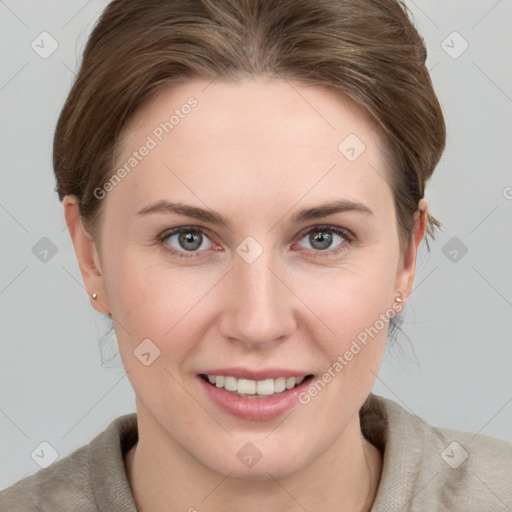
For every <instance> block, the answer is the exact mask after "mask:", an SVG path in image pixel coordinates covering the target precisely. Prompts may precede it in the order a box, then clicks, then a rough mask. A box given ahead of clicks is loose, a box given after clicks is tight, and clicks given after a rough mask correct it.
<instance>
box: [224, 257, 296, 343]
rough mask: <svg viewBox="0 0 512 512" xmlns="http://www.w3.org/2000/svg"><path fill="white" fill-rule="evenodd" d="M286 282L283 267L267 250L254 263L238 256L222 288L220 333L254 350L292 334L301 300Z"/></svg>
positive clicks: (280, 340)
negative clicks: (223, 295)
mask: <svg viewBox="0 0 512 512" xmlns="http://www.w3.org/2000/svg"><path fill="white" fill-rule="evenodd" d="M288 280H289V278H288ZM287 284H288V283H287V277H286V275H285V272H284V270H283V268H282V266H281V267H279V266H278V265H276V262H275V260H274V259H273V258H271V257H269V256H267V254H266V253H265V252H263V254H262V255H260V256H259V257H258V259H257V260H256V261H253V262H252V263H247V262H246V261H244V260H243V259H242V258H239V257H237V258H236V259H235V262H234V268H233V270H232V271H231V272H230V273H229V278H228V279H227V280H226V283H225V286H224V289H223V293H224V294H225V297H224V299H225V300H223V304H224V305H225V307H223V309H222V313H221V319H220V330H221V335H222V336H224V337H225V338H226V339H229V340H231V341H233V342H238V343H242V344H245V345H246V346H247V347H248V348H250V349H252V350H264V349H268V348H271V347H273V346H274V345H275V344H276V343H279V342H282V341H284V340H285V339H286V338H288V337H290V335H291V334H292V333H293V332H294V330H295V328H296V318H295V313H296V307H297V303H298V300H297V298H296V297H295V296H294V294H293V292H292V291H291V290H290V288H289V287H288V286H287Z"/></svg>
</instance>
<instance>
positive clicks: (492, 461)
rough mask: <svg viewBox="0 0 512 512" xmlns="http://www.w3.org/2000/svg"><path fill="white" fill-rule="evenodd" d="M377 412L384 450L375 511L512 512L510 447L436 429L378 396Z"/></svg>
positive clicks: (375, 401)
mask: <svg viewBox="0 0 512 512" xmlns="http://www.w3.org/2000/svg"><path fill="white" fill-rule="evenodd" d="M372 414H373V417H374V419H375V421H376V424H378V422H379V421H380V425H381V427H380V435H381V441H382V445H381V449H382V450H383V471H382V476H381V482H380V486H379V490H378V493H377V498H376V500H375V504H374V508H372V512H377V511H381V510H398V509H400V507H404V510H411V511H419V510H429V509H433V510H450V511H461V512H462V511H464V512H471V511H473V510H497V511H498V510H510V509H512V476H511V475H512V445H511V444H509V443H507V442H505V441H501V440H499V439H494V438H491V437H487V436H484V435H480V434H473V433H470V432H462V431H459V430H452V429H448V428H439V427H434V426H433V425H430V424H429V423H427V422H426V421H425V420H423V419H422V418H420V417H419V416H417V415H415V414H414V413H413V412H412V411H410V410H407V409H406V408H405V407H402V406H400V405H398V404H396V403H395V402H393V401H391V400H387V399H384V398H382V397H377V396H375V395H372V397H371V402H370V404H369V415H370V416H371V415H372ZM370 430H371V428H370ZM376 430H377V431H379V428H377V429H376ZM391 503H392V504H393V506H392V507H391V508H390V504H391Z"/></svg>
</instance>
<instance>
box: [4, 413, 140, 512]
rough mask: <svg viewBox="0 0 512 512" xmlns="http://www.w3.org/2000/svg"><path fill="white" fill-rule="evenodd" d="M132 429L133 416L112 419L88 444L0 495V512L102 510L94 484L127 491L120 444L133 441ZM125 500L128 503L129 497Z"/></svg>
mask: <svg viewBox="0 0 512 512" xmlns="http://www.w3.org/2000/svg"><path fill="white" fill-rule="evenodd" d="M134 429H135V433H136V415H135V414H134V413H132V414H127V415H124V416H120V417H118V418H116V419H115V420H114V421H112V422H111V423H110V425H109V426H108V427H107V428H106V429H105V430H104V431H103V432H101V433H100V434H98V435H97V436H96V437H95V438H94V439H93V440H92V441H91V442H90V443H89V444H87V445H85V446H82V447H81V448H79V449H77V450H75V451H74V452H73V453H71V454H70V455H68V456H67V457H65V458H63V459H61V460H58V461H56V462H54V463H53V464H51V465H50V466H48V467H47V468H44V469H41V470H39V471H38V472H36V473H34V474H33V475H29V476H27V477H26V478H23V479H22V480H20V481H18V482H16V483H14V484H13V485H11V486H10V487H7V488H6V489H4V490H3V491H2V492H0V510H2V511H4V510H5V511H6V512H7V511H9V512H42V511H44V512H61V511H62V512H64V511H66V512H67V511H70V510H77V511H81V512H93V511H94V512H96V511H97V510H103V509H102V507H101V506H100V503H99V502H101V500H104V499H105V496H103V495H102V494H104V493H105V491H101V490H100V488H99V486H98V483H100V482H102V483H104V484H107V483H108V481H109V480H110V483H111V484H112V485H113V486H114V487H116V486H121V488H123V489H124V491H125V494H126V493H127V491H128V489H129V486H128V484H127V481H126V473H125V472H124V460H123V455H122V454H123V451H124V449H125V447H123V444H127V443H130V442H133V432H134ZM130 433H132V438H130V435H129V434H130ZM107 492H108V491H107ZM126 498H127V499H128V500H130V498H131V494H130V495H129V496H127V497H126ZM126 510H129V508H127V509H126Z"/></svg>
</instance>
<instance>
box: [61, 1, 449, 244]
mask: <svg viewBox="0 0 512 512" xmlns="http://www.w3.org/2000/svg"><path fill="white" fill-rule="evenodd" d="M425 58H426V50H425V47H424V44H423V40H422V38H421V36H420V35H419V34H418V32H417V30H416V29H415V28H414V26H413V24H412V23H411V21H410V19H409V17H408V14H407V8H406V6H405V5H404V4H403V3H402V2H398V1H397V0H315V1H312V0H272V1H269V0H167V1H164V0H145V1H143V2H141V1H140V0H114V1H113V2H111V3H110V4H109V5H108V6H107V7H106V9H105V10H104V12H103V13H102V15H101V17H100V19H99V21H98V23H97V24H96V26H95V28H94V30H93V31H92V33H91V35H90V37H89V40H88V42H87V45H86V48H85V50H84V53H83V59H82V63H81V66H80V70H79V72H78V74H77V76H76V80H75V82H74V85H73V87H72V89H71V91H70V94H69V96H68V98H67V101H66V103H65V105H64V108H63V110H62V112H61V114H60V117H59V120H58V123H57V127H56V131H55V137H54V145H53V164H54V170H55V176H56V179H57V187H56V190H57V192H58V195H59V199H60V200H62V199H63V197H64V196H65V195H67V194H74V195H76V196H77V197H78V199H79V202H80V213H81V216H82V218H83V220H84V222H85V223H86V225H87V226H88V229H89V231H90V232H91V234H92V235H93V236H94V235H95V233H96V229H97V227H98V225H99V220H100V212H101V204H102V201H101V200H100V199H98V198H97V197H95V195H94V190H95V189H97V187H101V186H102V185H103V184H104V183H105V182H106V181H107V180H109V179H110V177H111V176H112V175H113V173H114V171H115V169H114V166H113V163H114V162H115V156H116V144H119V141H120V140H122V136H123V127H124V126H125V125H126V123H127V121H128V119H129V118H130V116H132V115H133V114H134V113H135V111H136V110H137V109H138V108H139V107H141V105H142V104H143V103H144V102H145V101H146V100H148V99H149V98H150V97H151V96H152V95H154V94H155V93H156V92H157V91H159V90H160V89H161V88H162V87H164V86H166V85H168V84H170V83H177V82H183V81H185V80H187V79H188V78H214V77H218V78H222V79H227V80H234V81H236V80H237V79H239V78H241V77H244V76H245V77H255V76H259V75H270V76H273V77H276V78H286V79H293V80H297V81H300V82H303V83H305V84H310V85H319V86H323V87H326V88H328V89H330V90H333V91H335V92H336V91H341V92H343V93H345V94H347V95H348V96H350V97H351V98H352V99H353V100H355V101H356V102H357V103H359V104H360V105H362V106H363V107H364V108H366V109H367V110H368V111H369V112H370V113H371V114H372V115H373V117H374V118H375V120H376V122H377V123H379V125H380V127H381V128H382V129H383V133H384V134H385V136H386V137H385V139H386V140H385V142H386V146H387V147H388V148H389V150H390V154H391V157H392V159H391V163H392V166H391V167H392V168H391V170H390V171H391V172H390V174H391V179H392V187H393V190H394V199H395V207H396V213H397V226H398V230H399V234H400V242H401V247H402V248H405V247H407V244H408V242H409V240H410V237H411V235H412V230H413V226H414V223H413V214H414V212H415V211H416V210H417V207H418V202H419V200H420V199H421V198H422V197H423V196H424V192H425V185H426V182H427V180H428V179H429V178H430V176H431V174H432V173H433V171H434V168H435V166H436V165H437V163H438V161H439V159H440V157H441V154H442V152H443V150H444V145H445V123H444V119H443V114H442V111H441V107H440V105H439V102H438V100H437V97H436V95H435V93H434V90H433V87H432V83H431V80H430V76H429V73H428V70H427V69H426V66H425ZM340 142H341V141H340ZM436 226H437V227H438V226H440V223H439V222H438V221H437V220H436V219H435V218H434V217H432V216H431V215H430V214H429V213H428V218H427V235H429V236H431V237H432V238H433V237H434V231H435V227H436ZM426 242H427V248H428V240H426Z"/></svg>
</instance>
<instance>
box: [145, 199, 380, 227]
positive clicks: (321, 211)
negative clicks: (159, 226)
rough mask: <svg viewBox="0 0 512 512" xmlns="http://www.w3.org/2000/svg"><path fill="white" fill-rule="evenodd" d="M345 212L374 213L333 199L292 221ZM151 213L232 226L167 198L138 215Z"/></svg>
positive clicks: (211, 213)
mask: <svg viewBox="0 0 512 512" xmlns="http://www.w3.org/2000/svg"><path fill="white" fill-rule="evenodd" d="M343 212H361V213H365V214H367V215H373V211H372V210H371V209H370V208H369V207H368V206H366V205H365V204H363V203H359V202H357V201H350V200H348V199H340V200H338V201H332V202H329V203H324V204H320V205H318V206H314V207H311V208H305V209H303V210H300V211H299V212H297V213H295V214H294V215H293V216H292V217H291V219H290V220H291V222H292V223H299V222H303V221H305V220H312V219H318V218H322V217H327V216H328V215H333V214H335V213H343ZM151 213H173V214H175V215H183V216H185V217H192V218H194V219H197V220H200V221H203V222H210V223H212V224H217V225H219V226H224V227H226V228H228V229H229V228H230V223H229V221H228V220H227V219H226V217H224V216H223V215H221V214H220V213H217V212H214V211H213V210H208V209H204V208H199V207H197V206H192V205H187V204H183V203H173V202H170V201H166V200H165V199H162V200H160V201H157V202H155V203H152V204H150V205H148V206H146V207H145V208H143V209H142V210H140V211H138V212H137V213H136V215H148V214H151Z"/></svg>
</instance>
